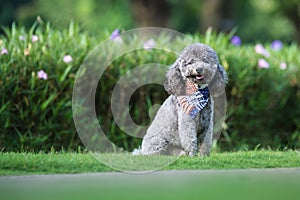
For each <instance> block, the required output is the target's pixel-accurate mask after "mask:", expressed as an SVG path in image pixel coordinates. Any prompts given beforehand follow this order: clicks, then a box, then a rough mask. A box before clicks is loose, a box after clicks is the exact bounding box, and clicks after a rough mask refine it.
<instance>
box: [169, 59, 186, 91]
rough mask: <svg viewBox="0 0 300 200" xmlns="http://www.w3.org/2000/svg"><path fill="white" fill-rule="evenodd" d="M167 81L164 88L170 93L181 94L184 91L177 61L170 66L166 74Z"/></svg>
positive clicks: (183, 83)
mask: <svg viewBox="0 0 300 200" xmlns="http://www.w3.org/2000/svg"><path fill="white" fill-rule="evenodd" d="M166 77H167V81H165V83H164V87H165V90H166V91H167V92H168V93H169V94H172V95H175V96H181V95H184V93H185V81H184V80H183V78H182V75H181V73H180V69H179V66H178V63H177V62H175V63H174V64H173V65H171V66H170V68H169V70H168V72H167V74H166Z"/></svg>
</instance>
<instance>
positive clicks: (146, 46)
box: [143, 39, 156, 50]
mask: <svg viewBox="0 0 300 200" xmlns="http://www.w3.org/2000/svg"><path fill="white" fill-rule="evenodd" d="M155 45H156V43H155V41H154V40H153V39H150V40H147V41H146V42H144V45H143V48H144V49H145V50H150V49H153V48H154V47H155Z"/></svg>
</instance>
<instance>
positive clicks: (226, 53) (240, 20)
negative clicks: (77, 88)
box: [0, 0, 300, 151]
mask: <svg viewBox="0 0 300 200" xmlns="http://www.w3.org/2000/svg"><path fill="white" fill-rule="evenodd" d="M38 16H40V17H38ZM70 21H71V23H70ZM13 22H16V23H13ZM48 22H49V23H48ZM0 24H1V25H2V26H3V29H2V30H1V34H0V50H1V53H0V124H1V126H0V151H19V150H30V151H31V150H32V151H39V150H45V151H47V150H49V149H51V148H54V149H60V148H62V147H63V148H66V149H71V150H74V149H76V148H77V147H78V146H81V145H82V144H81V142H80V140H79V138H78V135H77V134H76V129H75V127H74V122H73V116H72V109H71V104H72V99H71V96H72V89H73V88H72V87H73V84H74V79H75V74H76V72H77V70H78V68H79V66H80V65H81V63H82V62H83V60H84V58H85V57H86V55H87V54H88V52H89V51H90V50H91V49H92V48H93V47H95V46H96V45H97V44H99V43H100V42H101V41H103V40H105V39H107V38H109V37H110V35H111V33H112V32H113V30H115V29H121V30H124V29H125V30H126V29H131V28H135V27H140V26H160V27H167V28H171V29H175V30H178V31H180V32H183V33H188V34H189V35H190V36H191V38H193V40H194V41H198V42H202V43H206V44H208V45H211V46H212V47H213V48H214V49H215V50H216V51H217V53H218V55H219V59H220V62H221V64H222V65H223V66H224V67H225V68H226V70H227V72H228V74H229V80H230V82H229V84H228V86H227V88H226V93H227V99H228V112H227V116H226V117H227V118H226V124H224V127H223V128H224V129H223V132H222V133H223V134H222V136H221V138H220V140H219V143H218V145H219V146H218V147H219V148H220V149H221V150H236V149H243V148H250V149H254V148H256V147H258V146H259V145H261V146H262V147H271V148H279V149H284V148H293V149H295V148H299V147H300V107H299V106H300V104H299V102H300V82H299V80H300V70H299V67H300V57H299V42H300V2H299V1H298V0H286V1H284V0H244V1H238V0H226V1H225V0H186V1H180V0H110V1H109V0H85V1H82V0H63V1H61V0H52V1H46V0H1V2H0ZM16 24H17V25H16ZM50 24H51V25H50ZM208 27H212V28H213V30H214V31H213V32H212V31H210V29H209V31H207V30H208ZM235 29H236V30H235ZM232 30H234V31H233V32H232ZM217 32H219V34H217ZM233 33H235V34H237V35H239V36H240V38H241V39H242V43H243V44H242V45H241V46H235V45H234V44H233V43H232V41H231V40H230V39H231V36H232V34H233ZM162 40H163V39H162ZM273 40H281V41H283V48H282V49H280V50H276V49H275V50H274V48H273V47H272V46H270V44H271V42H272V41H273ZM156 42H157V43H158V42H159V40H158V41H156ZM258 43H262V45H261V47H260V49H261V48H263V49H264V52H265V51H268V53H269V54H270V55H269V56H265V55H262V54H261V53H258V51H257V49H258V48H259V46H258V45H257V44H258ZM106 54H108V52H105V54H104V55H106ZM70 56H71V58H72V59H73V60H71V61H65V58H68V57H70ZM69 59H70V58H69ZM157 59H159V61H160V62H161V63H163V64H166V65H169V64H171V63H172V62H173V61H174V60H175V57H174V55H167V54H162V53H161V52H160V51H147V50H144V51H140V52H134V53H133V54H130V55H127V56H124V58H120V59H118V60H116V61H115V62H114V63H112V64H111V66H110V68H109V69H110V70H108V71H107V72H106V73H105V76H104V79H103V80H101V81H100V82H99V85H101V87H99V88H98V91H97V92H98V94H108V95H107V96H101V97H100V96H97V98H99V99H96V101H97V103H98V104H97V105H96V107H97V114H98V116H97V117H98V118H99V122H100V123H101V124H102V125H103V128H104V130H105V131H106V132H107V133H108V134H109V135H108V137H109V138H110V139H111V140H113V141H114V142H115V143H116V144H118V145H119V146H122V147H124V149H128V150H132V149H133V148H135V147H137V146H138V145H139V144H140V142H141V141H140V140H139V139H132V138H131V137H129V136H128V135H126V134H125V133H123V132H122V131H121V130H120V129H119V128H118V127H117V126H116V124H115V123H114V121H113V118H112V114H111V110H110V98H108V97H110V95H111V92H112V90H113V86H114V84H115V82H116V81H117V79H116V77H120V76H121V75H122V73H124V70H125V72H126V71H127V70H130V69H131V68H133V67H135V66H137V65H140V64H145V63H147V62H150V61H153V60H155V61H157ZM262 60H263V62H265V64H267V65H268V67H266V66H260V61H262ZM282 64H284V65H283V66H282ZM43 71H44V73H46V74H47V76H48V77H47V78H46V80H43V78H39V76H40V75H39V73H40V72H43ZM135 95H136V96H134V97H133V98H132V101H131V103H133V105H132V108H131V113H132V115H133V118H134V119H135V120H136V121H137V122H139V123H143V122H145V121H146V122H148V121H149V116H148V115H147V110H148V108H149V107H150V106H151V104H153V103H162V102H163V100H164V99H165V98H166V96H167V94H166V93H165V91H164V89H163V88H162V87H157V86H151V87H143V88H141V89H139V90H138V91H137V92H136V94H135ZM98 100H99V101H98ZM100 100H101V101H100ZM133 101H134V102H133ZM145 102H146V104H147V105H145ZM101 114H102V115H101Z"/></svg>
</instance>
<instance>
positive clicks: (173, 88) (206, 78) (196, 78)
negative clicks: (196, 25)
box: [165, 43, 227, 96]
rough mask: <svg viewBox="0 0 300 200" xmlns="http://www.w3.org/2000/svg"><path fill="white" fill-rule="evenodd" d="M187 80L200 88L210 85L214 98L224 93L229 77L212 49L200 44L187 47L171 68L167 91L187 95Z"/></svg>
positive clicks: (166, 84)
mask: <svg viewBox="0 0 300 200" xmlns="http://www.w3.org/2000/svg"><path fill="white" fill-rule="evenodd" d="M186 80H189V81H192V82H194V83H195V84H197V85H199V86H200V87H201V86H204V85H208V87H209V91H210V93H211V94H212V95H213V96H217V95H220V94H221V93H223V92H224V87H225V84H226V82H227V75H226V72H225V70H224V68H223V67H222V66H221V65H220V64H219V61H218V57H217V54H216V52H215V51H214V50H213V49H212V48H211V47H209V46H206V45H204V44H200V43H195V44H192V45H190V46H188V47H186V48H185V49H184V50H183V51H182V52H181V53H180V55H179V57H178V58H177V60H176V61H175V63H174V64H173V65H172V66H171V67H170V68H169V71H168V72H167V82H166V83H165V89H166V91H167V92H169V93H170V94H173V95H176V96H181V95H185V94H184V93H185V83H186Z"/></svg>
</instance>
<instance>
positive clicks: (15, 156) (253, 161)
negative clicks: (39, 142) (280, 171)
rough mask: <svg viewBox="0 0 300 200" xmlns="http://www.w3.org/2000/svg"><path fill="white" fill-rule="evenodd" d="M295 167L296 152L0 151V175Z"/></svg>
mask: <svg viewBox="0 0 300 200" xmlns="http://www.w3.org/2000/svg"><path fill="white" fill-rule="evenodd" d="M96 158H97V159H96ZM99 160H100V161H102V162H105V163H107V164H108V165H109V166H112V167H113V168H114V169H113V168H110V167H107V166H106V165H104V164H102V163H101V162H100V161H99ZM294 167H300V152H299V151H285V152H283V151H270V150H261V151H240V152H232V153H212V154H211V156H210V157H205V158H199V157H192V158H190V157H180V158H178V159H177V158H176V157H167V156H132V155H130V154H99V155H96V156H95V157H94V156H93V155H92V154H89V153H48V154H45V153H3V152H2V153H0V175H24V174H62V173H64V174H73V173H88V172H108V171H118V170H121V171H124V170H125V171H136V170H137V171H141V170H142V171H149V170H150V171H152V170H157V169H162V170H175V169H177V170H183V169H246V168H294Z"/></svg>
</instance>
